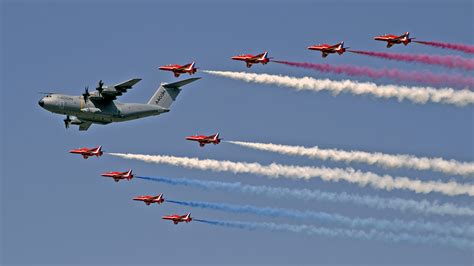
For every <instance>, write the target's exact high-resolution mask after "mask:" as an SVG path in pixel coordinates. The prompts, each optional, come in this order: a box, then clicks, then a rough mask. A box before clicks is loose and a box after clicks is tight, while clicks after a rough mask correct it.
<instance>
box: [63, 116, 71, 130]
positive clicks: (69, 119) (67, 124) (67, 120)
mask: <svg viewBox="0 0 474 266" xmlns="http://www.w3.org/2000/svg"><path fill="white" fill-rule="evenodd" d="M70 123H71V118H69V115H68V116H66V119H64V126H65V127H66V128H69V124H70Z"/></svg>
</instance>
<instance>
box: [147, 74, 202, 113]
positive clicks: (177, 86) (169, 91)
mask: <svg viewBox="0 0 474 266" xmlns="http://www.w3.org/2000/svg"><path fill="white" fill-rule="evenodd" d="M198 79H200V78H190V79H184V80H181V81H177V82H173V83H161V85H160V87H159V88H158V90H156V92H155V94H153V96H152V97H151V98H150V100H149V101H148V104H152V105H158V106H160V107H162V108H164V109H169V108H170V106H171V104H172V103H173V102H174V101H175V100H176V98H177V97H178V94H179V93H180V92H181V87H182V86H184V85H186V84H189V83H191V82H193V81H196V80H198Z"/></svg>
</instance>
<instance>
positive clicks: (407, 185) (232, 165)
mask: <svg viewBox="0 0 474 266" xmlns="http://www.w3.org/2000/svg"><path fill="white" fill-rule="evenodd" d="M109 154H110V155H113V156H118V157H121V158H124V159H134V160H141V161H144V162H149V163H158V164H169V165H174V166H182V167H186V168H192V169H200V170H212V171H216V172H224V171H226V172H232V173H234V174H238V173H249V174H256V175H263V176H268V177H274V178H278V177H287V178H293V179H311V178H314V177H319V178H321V179H322V180H324V181H333V182H338V181H340V180H345V181H347V182H349V183H355V184H358V185H359V186H367V185H371V186H372V187H374V188H377V189H385V190H392V189H404V190H411V191H414V192H416V193H430V192H438V193H442V194H445V195H449V196H454V195H463V194H466V195H469V196H471V197H472V196H474V185H470V184H460V183H457V182H454V181H450V182H446V183H444V182H440V181H421V180H413V179H409V178H408V177H392V176H389V175H383V176H381V175H377V174H375V173H371V172H361V171H358V170H354V169H352V168H346V169H341V168H327V167H307V166H306V167H305V166H294V165H281V164H276V163H272V164H270V165H261V164H259V163H247V162H231V161H218V160H210V159H204V160H201V159H198V158H188V157H176V156H166V155H143V154H124V153H109Z"/></svg>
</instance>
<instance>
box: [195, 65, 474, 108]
mask: <svg viewBox="0 0 474 266" xmlns="http://www.w3.org/2000/svg"><path fill="white" fill-rule="evenodd" d="M202 72H206V73H208V74H212V75H217V76H222V77H226V78H231V79H235V80H242V81H245V82H253V83H259V84H267V85H277V86H284V87H289V88H294V89H296V90H298V91H301V90H309V91H314V92H319V91H329V92H331V93H333V95H338V94H339V93H341V92H348V93H351V94H354V95H364V94H365V95H372V96H375V97H377V98H384V99H390V98H395V99H397V100H398V101H399V102H401V101H403V100H409V101H411V102H413V103H418V104H425V103H427V102H433V103H442V104H453V105H456V106H465V105H468V104H473V103H474V93H473V92H471V91H469V90H461V91H455V90H453V89H450V88H445V89H435V88H431V87H407V86H397V85H380V86H378V85H376V84H375V83H371V82H354V81H351V80H343V81H333V80H329V79H314V78H310V77H304V78H295V77H289V76H280V75H269V74H254V73H245V72H231V71H208V70H207V71H206V70H204V71H202Z"/></svg>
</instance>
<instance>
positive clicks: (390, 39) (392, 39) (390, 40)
mask: <svg viewBox="0 0 474 266" xmlns="http://www.w3.org/2000/svg"><path fill="white" fill-rule="evenodd" d="M413 39H415V38H410V33H409V32H405V33H404V34H402V35H400V36H396V35H392V34H385V35H382V36H376V37H374V40H376V41H383V42H387V48H390V47H392V46H393V45H394V44H400V43H403V44H404V45H405V46H407V45H408V44H409V43H411V40H413Z"/></svg>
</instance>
